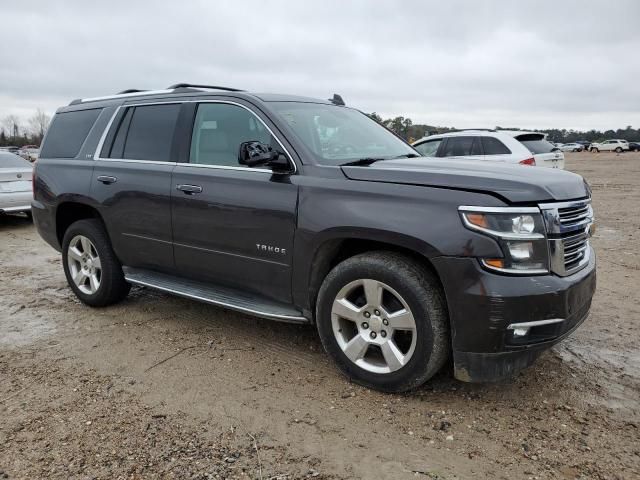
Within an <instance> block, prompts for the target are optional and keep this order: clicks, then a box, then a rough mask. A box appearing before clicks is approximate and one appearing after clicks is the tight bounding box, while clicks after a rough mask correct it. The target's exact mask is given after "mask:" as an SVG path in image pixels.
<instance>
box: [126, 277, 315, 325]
mask: <svg viewBox="0 0 640 480" xmlns="http://www.w3.org/2000/svg"><path fill="white" fill-rule="evenodd" d="M122 270H123V271H124V278H125V280H126V281H127V282H129V283H132V284H134V285H143V286H145V287H149V288H154V289H156V290H161V291H163V292H168V293H173V294H174V295H179V296H181V297H186V298H191V299H193V300H199V301H201V302H205V303H210V304H212V305H217V306H219V307H224V308H228V309H230V310H237V311H239V312H243V313H246V314H248V315H253V316H256V317H262V318H268V319H272V320H279V321H281V322H289V323H311V322H310V320H309V319H308V318H306V317H304V316H303V314H302V312H300V311H298V310H297V309H295V308H294V307H292V306H291V305H287V304H284V303H280V302H276V301H275V300H270V299H268V298H264V297H259V296H256V295H251V294H247V293H246V292H242V291H240V290H236V289H233V288H229V287H221V286H217V285H211V284H208V283H204V282H198V281H195V280H189V279H186V278H181V277H176V276H173V275H167V274H165V273H159V272H154V271H151V270H142V269H138V268H131V267H122Z"/></svg>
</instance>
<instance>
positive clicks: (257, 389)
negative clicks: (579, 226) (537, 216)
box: [0, 153, 640, 480]
mask: <svg viewBox="0 0 640 480" xmlns="http://www.w3.org/2000/svg"><path fill="white" fill-rule="evenodd" d="M567 168H568V169H570V170H572V171H575V172H577V173H580V174H582V175H584V176H585V177H586V178H587V179H588V181H589V182H590V183H591V185H592V187H593V198H594V206H595V210H596V216H597V231H596V234H595V237H594V239H593V244H594V246H595V249H596V252H597V255H598V262H599V264H598V291H597V294H596V297H595V300H594V303H593V309H592V311H591V315H590V317H589V319H588V320H587V321H586V322H585V323H584V325H583V326H582V327H581V328H580V329H578V330H577V331H576V332H575V333H574V334H573V336H571V337H570V338H569V339H568V340H566V341H565V342H563V343H562V344H560V345H558V346H556V347H554V348H553V349H552V350H550V351H549V352H547V353H545V354H544V355H543V356H542V357H541V358H540V359H539V360H538V362H537V363H536V365H535V366H534V367H532V368H530V369H528V370H526V371H525V372H523V373H522V374H520V375H519V376H517V377H516V378H514V379H513V380H510V381H508V382H504V383H500V384H490V385H471V384H465V383H461V382H458V381H456V380H454V379H453V378H452V376H451V371H450V369H445V371H443V372H442V373H440V374H439V375H438V376H437V377H436V378H435V379H434V380H432V381H431V382H429V383H428V384H427V385H426V386H424V387H423V388H422V389H420V390H418V391H416V392H413V393H410V394H405V395H389V394H382V393H378V392H374V391H370V390H367V389H364V388H361V387H358V386H355V385H352V384H350V383H348V382H347V381H346V380H345V379H344V378H343V377H342V376H341V375H340V374H339V373H338V371H337V370H336V369H335V368H334V367H333V366H332V364H331V363H330V361H329V359H328V358H327V357H326V356H325V354H324V353H323V351H322V347H321V345H320V342H319V340H318V338H317V335H316V332H315V330H314V328H313V327H301V326H294V325H288V324H279V323H274V322H269V321H266V320H260V319H255V318H252V317H248V316H244V315H241V314H237V313H233V312H229V311H225V310H222V309H219V308H215V307H212V306H208V305H204V304H199V303H196V302H192V301H189V300H185V299H180V298H176V297H172V296H170V295H165V294H161V293H157V292H153V291H151V290H148V289H142V288H134V289H133V290H132V293H131V295H130V296H129V297H128V299H127V300H126V301H125V302H124V303H122V304H120V305H117V306H113V307H109V308H105V309H90V308H88V307H85V306H83V305H81V304H80V303H79V302H78V301H77V300H76V298H75V297H74V296H73V294H72V292H71V290H70V289H68V288H67V285H66V282H65V278H64V274H63V271H62V267H61V262H60V256H59V254H58V253H57V252H55V251H54V250H53V249H51V248H50V247H49V246H48V245H46V244H45V243H44V242H43V241H42V240H41V239H40V237H39V236H38V235H37V233H36V231H35V229H34V227H33V225H31V224H30V222H28V221H27V220H26V219H23V218H19V217H17V216H16V217H5V218H0V272H1V276H0V478H14V479H15V478H83V479H84V478H108V479H141V478H176V479H178V478H179V479H183V478H194V479H196V478H197V479H209V478H214V479H222V478H252V479H261V480H262V479H280V480H284V479H294V478H376V479H380V478H393V479H403V478H431V479H462V478H490V479H512V478H531V479H547V478H549V479H551V478H553V479H557V478H560V479H563V478H566V479H573V478H584V479H600V478H607V479H609V478H610V479H618V478H624V479H631V478H640V353H639V345H640V301H639V296H638V293H637V289H638V286H640V255H639V253H638V242H639V241H640V221H638V217H637V214H638V205H640V154H635V153H625V154H623V155H620V156H617V155H615V154H604V153H602V154H589V153H576V154H567Z"/></svg>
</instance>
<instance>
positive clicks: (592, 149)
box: [591, 147, 600, 153]
mask: <svg viewBox="0 0 640 480" xmlns="http://www.w3.org/2000/svg"><path fill="white" fill-rule="evenodd" d="M594 152H595V153H599V152H600V150H598V149H597V148H595V147H592V148H591V153H594Z"/></svg>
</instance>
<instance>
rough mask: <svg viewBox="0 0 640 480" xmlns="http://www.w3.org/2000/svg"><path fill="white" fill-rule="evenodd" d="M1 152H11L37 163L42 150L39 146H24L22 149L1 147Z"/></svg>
mask: <svg viewBox="0 0 640 480" xmlns="http://www.w3.org/2000/svg"><path fill="white" fill-rule="evenodd" d="M0 152H9V153H14V154H16V155H19V156H21V157H22V158H24V159H25V160H29V161H30V162H35V161H36V160H38V157H39V156H40V149H39V148H38V146H37V145H24V146H22V147H15V146H9V147H0Z"/></svg>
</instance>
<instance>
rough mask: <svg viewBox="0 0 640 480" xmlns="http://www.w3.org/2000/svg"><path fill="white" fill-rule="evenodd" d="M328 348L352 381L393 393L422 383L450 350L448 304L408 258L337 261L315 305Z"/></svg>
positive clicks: (383, 255) (380, 255)
mask: <svg viewBox="0 0 640 480" xmlns="http://www.w3.org/2000/svg"><path fill="white" fill-rule="evenodd" d="M316 321H317V326H318V332H319V334H320V339H321V341H322V344H323V346H324V348H325V350H326V351H327V352H328V353H329V354H330V355H331V357H332V358H333V360H334V361H335V362H336V364H337V365H338V367H339V368H340V369H341V370H342V372H343V373H344V374H346V375H347V376H348V377H349V378H350V379H352V380H353V381H355V382H356V383H359V384H361V385H364V386H367V387H371V388H375V389H378V390H383V391H388V392H402V391H406V390H410V389H412V388H415V387H418V386H419V385H421V384H423V383H424V382H426V381H427V380H428V379H429V378H431V377H432V376H433V375H434V374H435V373H436V372H437V371H438V370H439V369H440V368H441V367H442V365H443V364H444V362H445V361H446V359H447V357H448V355H449V333H448V322H447V314H446V308H445V301H444V296H443V294H442V291H441V289H440V286H439V284H438V282H437V281H436V279H435V278H434V277H433V275H432V274H430V273H429V272H428V271H427V270H426V269H424V268H422V267H420V266H419V265H416V263H415V261H412V260H411V259H410V258H408V257H406V256H404V255H400V254H397V253H393V252H371V253H365V254H361V255H357V256H354V257H352V258H349V259H347V260H345V261H344V262H342V263H340V264H339V265H337V266H336V267H335V268H334V269H333V270H332V271H331V272H329V274H328V275H327V277H326V278H325V280H324V282H323V284H322V286H321V288H320V292H319V294H318V302H317V307H316Z"/></svg>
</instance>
